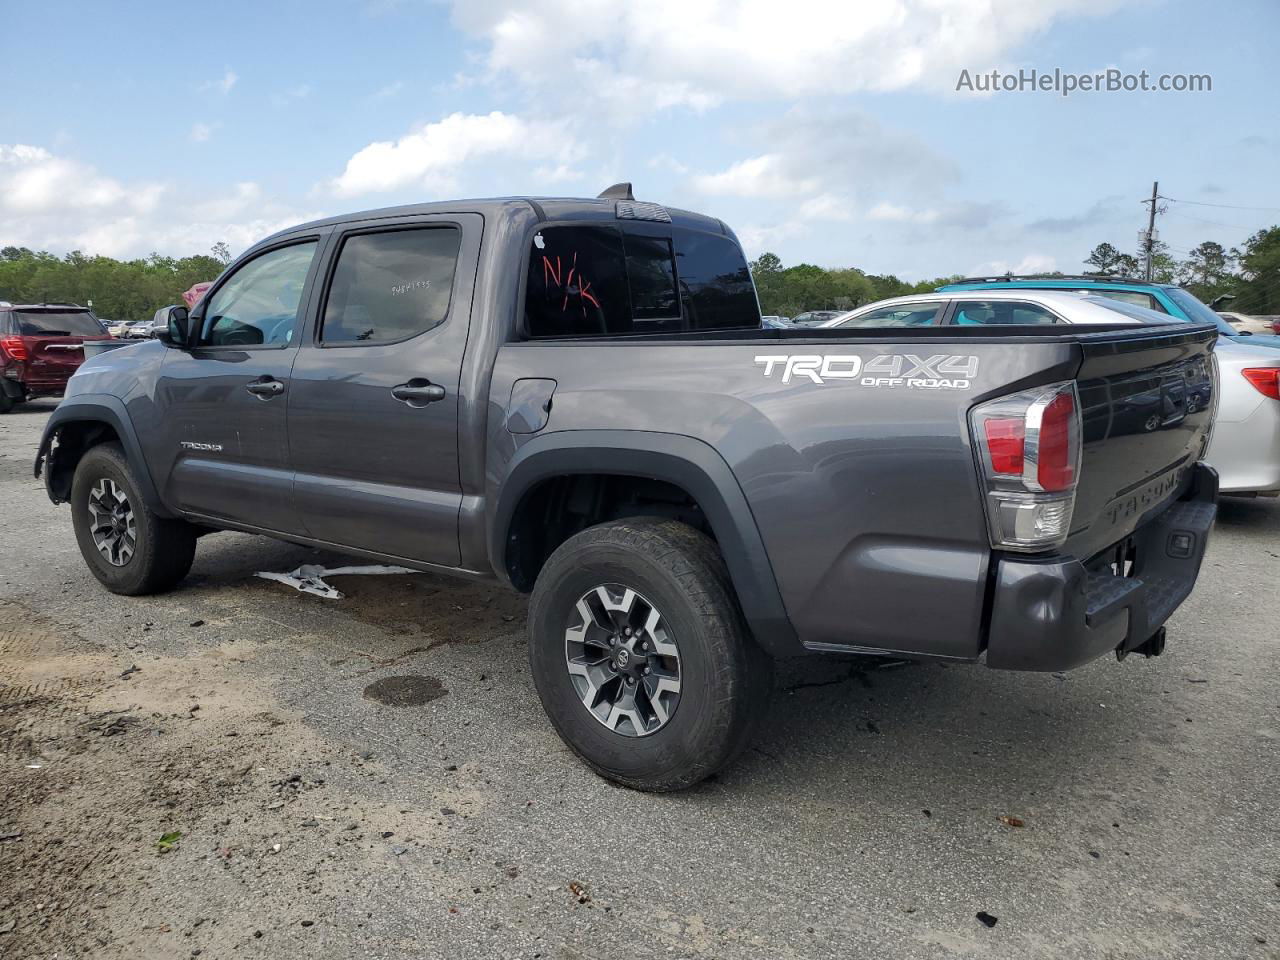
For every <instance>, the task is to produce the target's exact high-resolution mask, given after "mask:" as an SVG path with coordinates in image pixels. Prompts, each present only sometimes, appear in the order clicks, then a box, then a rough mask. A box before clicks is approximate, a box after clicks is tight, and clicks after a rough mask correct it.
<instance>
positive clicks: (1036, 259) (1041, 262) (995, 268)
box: [969, 253, 1058, 277]
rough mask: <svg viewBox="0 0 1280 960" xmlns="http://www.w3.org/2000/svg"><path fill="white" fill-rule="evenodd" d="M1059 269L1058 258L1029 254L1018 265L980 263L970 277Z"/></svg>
mask: <svg viewBox="0 0 1280 960" xmlns="http://www.w3.org/2000/svg"><path fill="white" fill-rule="evenodd" d="M1057 269H1058V261H1057V258H1055V257H1052V256H1050V255H1049V254H1047V253H1028V254H1027V255H1026V256H1025V257H1023V258H1022V259H1021V260H1019V261H1017V262H1016V263H1014V262H1011V261H1009V260H988V261H987V262H986V263H980V264H978V265H977V266H976V267H974V268H973V269H972V270H971V271H969V273H970V276H975V277H988V276H991V277H994V276H1003V275H1004V274H1006V273H1012V274H1015V275H1021V274H1028V273H1052V272H1053V271H1054V270H1057Z"/></svg>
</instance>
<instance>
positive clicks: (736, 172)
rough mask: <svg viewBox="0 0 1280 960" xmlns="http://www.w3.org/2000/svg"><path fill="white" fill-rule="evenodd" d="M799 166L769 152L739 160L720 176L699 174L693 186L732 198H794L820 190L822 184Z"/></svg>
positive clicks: (709, 192)
mask: <svg viewBox="0 0 1280 960" xmlns="http://www.w3.org/2000/svg"><path fill="white" fill-rule="evenodd" d="M798 167H799V165H796V164H792V163H790V162H788V158H787V157H785V156H782V155H780V154H776V153H766V154H762V155H761V156H758V157H751V158H750V159H747V160H739V161H738V162H737V163H735V164H733V165H732V166H731V167H729V168H728V169H727V170H722V171H721V172H720V173H704V174H699V175H698V176H696V177H694V178H693V185H694V187H695V188H696V189H697V190H700V191H701V192H702V193H706V194H710V195H711V196H730V197H790V196H795V195H797V194H802V193H812V192H813V191H815V190H817V189H818V188H819V186H820V181H819V180H818V179H817V178H816V177H811V176H805V175H804V174H802V173H800V172H798Z"/></svg>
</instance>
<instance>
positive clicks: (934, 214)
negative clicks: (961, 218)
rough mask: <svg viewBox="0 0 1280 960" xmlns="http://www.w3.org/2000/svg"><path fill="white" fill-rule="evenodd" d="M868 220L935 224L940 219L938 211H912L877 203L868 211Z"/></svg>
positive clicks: (907, 208)
mask: <svg viewBox="0 0 1280 960" xmlns="http://www.w3.org/2000/svg"><path fill="white" fill-rule="evenodd" d="M867 219H868V220H887V221H889V222H891V223H933V222H934V221H935V220H937V219H938V211H937V210H912V209H911V208H909V207H899V206H896V205H895V204H892V203H877V204H876V205H875V206H874V207H872V208H871V209H870V210H868V211H867Z"/></svg>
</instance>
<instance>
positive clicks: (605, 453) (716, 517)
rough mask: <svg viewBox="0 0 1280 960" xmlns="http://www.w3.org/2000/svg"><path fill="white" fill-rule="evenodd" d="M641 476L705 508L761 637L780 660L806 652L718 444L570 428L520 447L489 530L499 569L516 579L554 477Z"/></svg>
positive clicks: (755, 633) (641, 433) (742, 602)
mask: <svg viewBox="0 0 1280 960" xmlns="http://www.w3.org/2000/svg"><path fill="white" fill-rule="evenodd" d="M575 474H577V475H580V474H597V475H598V474H605V475H613V476H635V477H645V478H652V479H655V480H663V481H666V482H668V483H671V484H674V485H675V486H678V487H680V488H681V489H683V490H684V491H685V492H686V493H688V494H689V495H690V496H691V497H693V499H694V500H695V501H696V502H697V504H698V506H699V507H701V509H702V512H703V514H704V515H705V516H706V518H707V521H708V523H710V525H711V529H712V531H713V533H714V534H715V537H716V540H717V542H718V543H719V545H720V551H721V554H722V555H723V557H724V560H725V564H726V566H727V567H728V569H729V576H730V578H731V579H732V581H733V587H734V590H735V592H736V593H737V597H738V603H739V605H740V606H741V608H742V612H743V615H744V616H745V617H746V620H747V624H748V625H749V626H750V628H751V631H752V634H753V636H754V637H755V639H756V642H758V643H759V644H760V645H761V646H762V647H763V648H764V649H765V650H766V651H768V652H769V653H771V654H773V655H774V656H786V655H792V654H796V653H800V652H803V651H802V648H801V647H800V644H799V641H798V639H797V637H796V633H795V630H794V628H793V627H792V626H791V621H790V619H789V618H788V617H787V612H786V607H785V606H784V604H783V601H782V593H781V591H780V590H779V589H778V582H777V579H776V578H775V576H774V573H773V567H772V565H771V564H770V562H769V555H768V552H767V551H766V549H765V545H764V540H763V539H762V537H761V535H760V530H759V527H758V526H757V525H756V521H755V517H754V516H753V515H752V513H751V507H750V505H749V504H748V503H747V498H746V495H745V494H744V493H743V492H742V487H741V486H740V485H739V484H738V480H737V477H735V476H734V474H733V471H732V469H731V468H730V467H729V464H728V463H726V462H725V460H724V458H723V457H722V456H721V455H720V454H719V453H718V452H717V451H716V450H715V448H714V447H712V446H711V445H710V444H707V443H705V442H703V441H701V440H698V439H696V438H694V437H689V436H684V435H681V434H670V433H659V432H649V431H638V430H569V431H561V432H556V433H549V434H542V435H539V436H537V437H535V438H534V439H532V440H530V441H529V442H527V443H525V444H524V445H523V446H521V447H520V449H519V451H518V452H517V453H516V455H515V456H514V457H513V458H512V460H511V462H510V463H509V465H508V467H507V470H506V473H505V475H504V476H503V477H502V479H501V481H500V485H499V493H498V496H497V499H496V504H495V509H494V510H493V512H492V513H491V515H490V516H491V518H492V519H491V522H490V527H489V531H488V541H489V551H490V552H489V556H490V557H491V558H492V564H493V567H494V570H495V572H496V573H497V575H498V576H499V578H501V579H502V580H504V581H507V582H509V576H508V573H507V548H508V536H509V532H510V530H511V526H512V523H513V521H514V519H515V516H516V513H517V511H518V510H519V508H520V506H521V504H522V503H523V501H524V498H525V496H526V494H528V493H529V492H530V491H532V490H533V489H534V488H535V487H536V486H537V485H538V484H539V483H541V482H542V481H544V480H549V479H552V478H554V477H560V476H572V475H575Z"/></svg>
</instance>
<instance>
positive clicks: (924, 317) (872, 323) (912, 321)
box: [836, 300, 946, 327]
mask: <svg viewBox="0 0 1280 960" xmlns="http://www.w3.org/2000/svg"><path fill="white" fill-rule="evenodd" d="M945 303H946V301H944V300H937V301H932V302H928V303H896V304H894V305H893V306H889V307H880V308H879V309H877V310H868V311H867V312H866V313H861V314H858V316H856V317H849V318H847V319H845V320H844V321H842V322H841V323H838V324H836V326H837V327H924V326H928V325H929V324H931V323H933V322H935V321H936V320H937V318H938V314H939V313H940V312H941V310H942V307H943V306H944V305H945Z"/></svg>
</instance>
